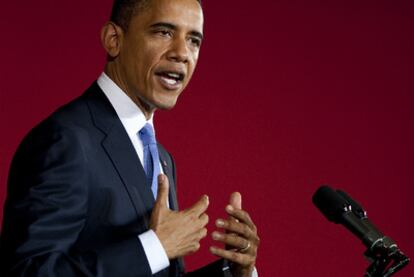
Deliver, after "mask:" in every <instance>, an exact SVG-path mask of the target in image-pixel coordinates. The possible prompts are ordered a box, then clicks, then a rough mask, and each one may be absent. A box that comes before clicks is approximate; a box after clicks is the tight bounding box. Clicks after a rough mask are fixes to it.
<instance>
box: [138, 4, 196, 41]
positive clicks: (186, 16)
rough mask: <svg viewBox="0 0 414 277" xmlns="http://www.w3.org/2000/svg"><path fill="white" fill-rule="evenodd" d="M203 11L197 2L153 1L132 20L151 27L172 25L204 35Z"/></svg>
mask: <svg viewBox="0 0 414 277" xmlns="http://www.w3.org/2000/svg"><path fill="white" fill-rule="evenodd" d="M203 21H204V18H203V11H202V9H201V5H200V4H199V3H198V1H197V0H151V1H149V3H148V4H147V5H146V7H145V8H143V10H142V11H140V12H138V14H137V15H136V16H134V18H132V20H131V25H134V23H136V24H139V25H141V26H142V25H145V26H142V27H149V26H151V25H153V24H155V23H160V22H164V23H170V24H172V25H174V26H177V27H178V28H182V29H186V30H189V31H197V32H200V33H202V30H203Z"/></svg>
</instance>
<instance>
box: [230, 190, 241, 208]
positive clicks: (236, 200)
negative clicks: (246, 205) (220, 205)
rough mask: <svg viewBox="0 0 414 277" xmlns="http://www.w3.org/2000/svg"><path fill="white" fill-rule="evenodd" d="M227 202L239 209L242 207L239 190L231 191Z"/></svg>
mask: <svg viewBox="0 0 414 277" xmlns="http://www.w3.org/2000/svg"><path fill="white" fill-rule="evenodd" d="M229 204H230V205H232V206H233V207H234V208H236V209H240V210H241V208H242V198H241V194H240V192H237V191H236V192H233V193H232V194H231V195H230V201H229Z"/></svg>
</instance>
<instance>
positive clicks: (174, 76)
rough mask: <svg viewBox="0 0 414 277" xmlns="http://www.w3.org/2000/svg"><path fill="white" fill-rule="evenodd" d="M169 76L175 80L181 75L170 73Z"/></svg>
mask: <svg viewBox="0 0 414 277" xmlns="http://www.w3.org/2000/svg"><path fill="white" fill-rule="evenodd" d="M167 75H168V76H169V77H171V78H174V79H178V78H180V74H178V73H168V74H167Z"/></svg>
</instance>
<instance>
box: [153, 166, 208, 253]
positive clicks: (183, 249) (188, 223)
mask: <svg viewBox="0 0 414 277" xmlns="http://www.w3.org/2000/svg"><path fill="white" fill-rule="evenodd" d="M168 191H169V184H168V178H167V176H165V175H164V174H160V175H159V176H158V194H157V199H156V201H155V206H154V209H153V211H152V214H151V222H150V228H151V229H152V230H154V232H155V233H156V234H157V236H158V239H159V240H160V241H161V244H162V246H163V247H164V250H165V252H166V253H167V256H168V258H169V259H174V258H178V257H183V256H186V255H188V254H192V253H194V252H196V251H197V250H198V249H199V248H200V240H201V239H203V238H204V237H205V236H206V235H207V228H206V227H205V226H206V225H207V223H208V216H207V214H206V213H205V212H206V210H207V207H208V204H209V202H208V197H207V196H206V195H204V196H202V197H201V199H200V200H199V201H198V202H197V203H195V204H194V205H193V206H192V207H191V208H189V209H186V210H183V211H179V212H176V211H173V210H170V209H169V208H168V204H167V203H168Z"/></svg>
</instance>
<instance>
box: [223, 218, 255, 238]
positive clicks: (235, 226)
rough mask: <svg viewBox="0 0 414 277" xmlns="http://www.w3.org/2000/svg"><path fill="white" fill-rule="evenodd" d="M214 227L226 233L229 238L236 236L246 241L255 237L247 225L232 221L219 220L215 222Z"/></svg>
mask: <svg viewBox="0 0 414 277" xmlns="http://www.w3.org/2000/svg"><path fill="white" fill-rule="evenodd" d="M216 226H217V227H219V228H222V229H224V230H225V231H226V232H228V233H229V234H228V235H229V236H232V235H233V236H234V235H235V234H237V235H240V236H242V237H244V238H246V239H251V238H254V237H255V231H254V230H252V229H251V228H250V227H249V226H248V225H246V224H244V223H241V222H237V221H234V220H224V219H220V218H219V219H217V220H216Z"/></svg>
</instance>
